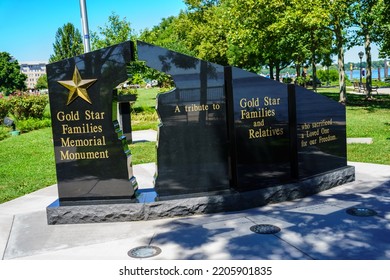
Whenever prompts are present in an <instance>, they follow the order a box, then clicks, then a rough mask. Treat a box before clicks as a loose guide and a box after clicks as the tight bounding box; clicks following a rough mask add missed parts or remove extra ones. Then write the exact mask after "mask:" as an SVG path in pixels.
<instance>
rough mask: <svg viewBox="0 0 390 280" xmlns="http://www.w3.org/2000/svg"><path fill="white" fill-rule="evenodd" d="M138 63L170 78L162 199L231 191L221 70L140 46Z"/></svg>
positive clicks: (161, 106) (162, 134) (161, 156)
mask: <svg viewBox="0 0 390 280" xmlns="http://www.w3.org/2000/svg"><path fill="white" fill-rule="evenodd" d="M137 49H138V58H139V60H143V61H146V65H147V66H149V67H151V68H154V69H156V70H158V71H162V72H165V73H167V74H169V75H171V76H172V78H173V80H174V82H175V86H176V87H175V89H174V90H172V91H171V92H167V93H164V94H159V95H158V97H157V113H158V115H159V118H160V122H161V123H160V125H159V133H158V147H157V174H156V180H155V189H156V192H157V193H158V194H159V195H160V196H164V195H177V194H186V193H200V192H211V191H218V190H225V189H228V188H229V177H228V175H229V174H228V173H229V172H228V146H227V144H228V143H227V122H226V104H225V91H224V83H225V82H224V69H223V67H222V66H220V65H217V64H213V63H210V62H206V61H202V60H199V59H196V58H193V57H189V56H186V55H183V54H180V53H177V52H173V51H169V50H167V49H163V48H160V47H156V46H153V45H149V44H146V43H142V42H138V45H137Z"/></svg>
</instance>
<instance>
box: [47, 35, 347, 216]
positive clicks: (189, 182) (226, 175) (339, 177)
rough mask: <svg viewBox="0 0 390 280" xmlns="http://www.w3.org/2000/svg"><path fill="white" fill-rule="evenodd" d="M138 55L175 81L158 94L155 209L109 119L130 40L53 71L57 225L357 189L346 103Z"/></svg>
mask: <svg viewBox="0 0 390 280" xmlns="http://www.w3.org/2000/svg"><path fill="white" fill-rule="evenodd" d="M137 51H138V59H139V60H142V61H145V63H146V65H147V66H148V67H151V68H154V69H156V70H158V71H161V72H164V73H166V74H169V75H171V77H172V78H173V80H174V83H175V88H174V89H173V90H172V91H170V92H167V93H162V94H159V95H158V96H157V106H156V109H157V113H158V115H159V118H160V125H159V127H158V142H157V147H156V149H157V163H156V175H155V185H154V189H153V191H154V192H156V194H157V196H156V197H157V198H156V200H155V201H152V202H144V201H142V192H141V191H137V183H136V179H135V177H134V175H133V173H132V168H131V167H132V166H131V152H130V151H129V149H128V147H127V141H126V137H125V136H123V133H122V131H121V130H120V129H119V128H118V122H117V121H116V120H115V115H116V114H113V110H114V109H113V107H114V108H116V106H117V105H116V104H115V102H116V98H115V96H113V94H112V92H113V88H115V86H117V85H118V84H119V83H121V82H123V81H125V80H126V78H127V76H126V63H128V62H130V61H132V60H133V57H134V54H133V52H134V48H133V44H132V43H131V42H126V43H123V44H119V45H116V46H112V47H109V48H106V49H102V50H98V51H95V52H92V53H88V54H84V55H81V56H78V57H75V58H72V59H68V60H64V61H60V62H57V63H54V64H50V65H48V66H47V73H48V80H49V93H50V105H51V111H52V121H53V138H54V147H55V156H56V167H57V178H58V189H59V203H55V204H53V205H51V206H49V207H48V210H47V212H48V221H49V223H50V224H55V223H72V222H96V221H130V220H140V219H155V218H159V217H172V216H180V215H189V214H194V213H207V212H218V211H229V210H240V209H245V208H249V207H256V206H261V205H264V204H267V203H272V202H279V201H284V200H288V199H294V198H298V197H303V196H306V195H311V194H314V193H317V192H319V191H322V190H325V189H328V188H331V187H334V186H337V185H340V184H343V183H345V182H348V181H352V180H354V169H353V167H350V166H347V158H346V124H345V107H344V106H343V105H341V104H339V103H338V102H335V101H333V100H330V99H328V98H326V97H324V96H322V95H320V94H317V93H315V92H312V91H309V90H307V89H305V88H303V87H299V86H295V85H286V84H283V83H279V82H276V81H273V80H270V79H267V78H264V77H261V76H259V75H257V74H254V73H250V72H247V71H244V70H242V69H238V68H235V67H230V66H225V67H224V66H221V65H217V64H214V63H211V62H207V61H202V60H199V59H196V58H193V57H190V56H186V55H183V54H180V53H177V52H173V51H170V50H167V49H164V48H161V47H157V46H154V45H151V44H147V43H143V42H137ZM130 131H131V130H130ZM135 175H136V174H135ZM113 204H114V205H113ZM64 213H66V215H67V217H69V216H70V217H71V218H63V217H64V216H65V214H64ZM69 213H72V214H69ZM80 213H82V214H80ZM80 217H83V218H80ZM86 217H87V218H86ZM88 217H93V218H88Z"/></svg>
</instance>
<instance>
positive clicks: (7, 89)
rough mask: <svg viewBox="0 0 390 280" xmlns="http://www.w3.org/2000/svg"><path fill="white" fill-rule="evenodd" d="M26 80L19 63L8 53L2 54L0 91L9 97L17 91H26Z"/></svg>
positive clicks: (0, 53)
mask: <svg viewBox="0 0 390 280" xmlns="http://www.w3.org/2000/svg"><path fill="white" fill-rule="evenodd" d="M26 79H27V76H26V75H25V74H23V73H21V72H20V66H19V63H18V61H17V60H16V59H14V58H13V57H12V56H11V55H10V54H9V53H7V52H0V91H1V92H3V93H5V94H6V95H7V94H9V93H11V92H13V91H15V90H26V84H25V83H24V82H25V81H26Z"/></svg>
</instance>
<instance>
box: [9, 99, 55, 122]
mask: <svg viewBox="0 0 390 280" xmlns="http://www.w3.org/2000/svg"><path fill="white" fill-rule="evenodd" d="M8 102H9V103H10V104H9V114H10V115H12V116H14V117H15V118H16V119H18V120H25V119H28V118H38V119H40V118H42V117H43V113H44V112H45V108H46V106H47V104H48V103H49V97H48V96H47V95H28V94H23V95H20V96H12V97H9V99H8Z"/></svg>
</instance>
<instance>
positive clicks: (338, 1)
mask: <svg viewBox="0 0 390 280" xmlns="http://www.w3.org/2000/svg"><path fill="white" fill-rule="evenodd" d="M352 3H353V0H332V1H329V2H328V4H329V8H328V9H329V13H330V17H331V21H330V29H331V30H332V32H333V34H334V38H335V40H334V41H335V42H334V44H335V48H336V52H337V65H338V72H339V96H340V97H339V102H340V103H344V104H345V103H346V101H347V87H346V83H345V66H344V48H345V46H346V43H347V36H346V31H345V30H346V29H347V28H348V27H350V26H351V15H350V13H349V9H348V7H349V6H350V5H351V4H352Z"/></svg>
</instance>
